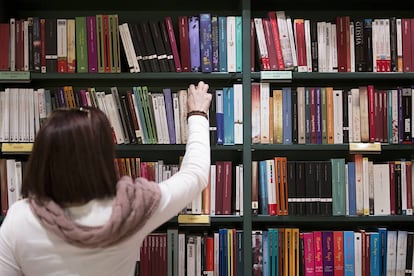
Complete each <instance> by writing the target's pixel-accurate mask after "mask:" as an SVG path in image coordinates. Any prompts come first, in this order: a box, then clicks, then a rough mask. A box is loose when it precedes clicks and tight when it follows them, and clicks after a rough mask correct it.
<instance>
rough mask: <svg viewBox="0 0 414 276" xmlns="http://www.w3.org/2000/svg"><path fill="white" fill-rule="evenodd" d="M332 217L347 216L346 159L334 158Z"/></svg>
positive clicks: (332, 162) (332, 161)
mask: <svg viewBox="0 0 414 276" xmlns="http://www.w3.org/2000/svg"><path fill="white" fill-rule="evenodd" d="M331 164H332V215H333V216H345V200H346V189H345V158H332V159H331Z"/></svg>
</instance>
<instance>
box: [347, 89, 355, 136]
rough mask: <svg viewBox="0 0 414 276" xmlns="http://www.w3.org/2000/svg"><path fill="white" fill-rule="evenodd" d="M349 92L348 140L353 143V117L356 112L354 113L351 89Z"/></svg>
mask: <svg viewBox="0 0 414 276" xmlns="http://www.w3.org/2000/svg"><path fill="white" fill-rule="evenodd" d="M347 94H348V97H347V99H348V101H347V104H348V140H349V142H350V143H353V142H354V126H353V124H354V121H353V119H352V118H353V116H354V113H353V108H352V106H353V104H352V92H351V90H348V91H347Z"/></svg>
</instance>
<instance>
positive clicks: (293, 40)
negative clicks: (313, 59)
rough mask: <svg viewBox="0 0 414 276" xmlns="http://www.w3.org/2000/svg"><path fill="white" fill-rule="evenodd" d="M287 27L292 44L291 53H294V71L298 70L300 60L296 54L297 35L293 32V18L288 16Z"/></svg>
mask: <svg viewBox="0 0 414 276" xmlns="http://www.w3.org/2000/svg"><path fill="white" fill-rule="evenodd" d="M286 26H287V31H288V36H289V44H290V51H291V53H292V63H293V70H295V68H298V58H297V54H296V44H295V35H294V32H293V23H292V18H291V17H290V16H286Z"/></svg>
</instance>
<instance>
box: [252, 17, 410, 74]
mask: <svg viewBox="0 0 414 276" xmlns="http://www.w3.org/2000/svg"><path fill="white" fill-rule="evenodd" d="M251 28H252V32H251V40H252V55H251V58H252V66H253V67H252V71H254V70H255V69H256V68H254V66H255V65H256V64H257V65H258V68H260V70H293V71H299V72H412V71H414V67H413V66H414V63H413V62H414V59H413V58H414V57H413V55H412V47H413V46H412V29H413V28H414V18H408V17H403V18H400V17H396V16H391V17H382V18H370V17H358V18H351V17H350V16H348V15H343V16H336V17H334V18H333V19H332V20H331V19H327V20H320V19H307V18H303V17H299V18H293V17H292V16H290V15H286V13H285V11H283V10H278V11H269V12H268V16H267V17H254V18H253V19H252V20H251Z"/></svg>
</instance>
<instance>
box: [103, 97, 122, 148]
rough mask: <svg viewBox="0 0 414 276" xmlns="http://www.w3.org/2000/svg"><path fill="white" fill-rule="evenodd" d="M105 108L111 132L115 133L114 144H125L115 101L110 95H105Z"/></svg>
mask: <svg viewBox="0 0 414 276" xmlns="http://www.w3.org/2000/svg"><path fill="white" fill-rule="evenodd" d="M105 107H106V108H107V111H108V114H109V116H108V119H109V122H110V123H111V125H112V128H113V131H114V133H115V139H116V143H117V144H118V145H119V144H123V143H125V139H124V131H123V129H122V126H121V118H120V117H119V113H118V111H117V108H116V105H115V100H114V97H113V95H112V94H111V93H109V94H105Z"/></svg>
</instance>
